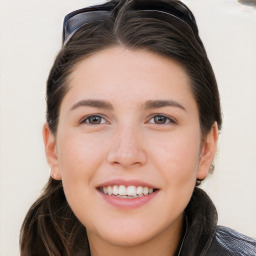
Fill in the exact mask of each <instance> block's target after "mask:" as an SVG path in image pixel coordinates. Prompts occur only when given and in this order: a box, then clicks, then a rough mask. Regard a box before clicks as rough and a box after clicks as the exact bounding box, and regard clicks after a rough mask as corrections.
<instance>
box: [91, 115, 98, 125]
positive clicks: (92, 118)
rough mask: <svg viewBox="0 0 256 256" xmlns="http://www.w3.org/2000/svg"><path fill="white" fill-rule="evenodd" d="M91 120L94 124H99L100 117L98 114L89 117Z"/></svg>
mask: <svg viewBox="0 0 256 256" xmlns="http://www.w3.org/2000/svg"><path fill="white" fill-rule="evenodd" d="M91 122H92V123H94V124H99V123H100V118H99V117H98V116H94V117H91Z"/></svg>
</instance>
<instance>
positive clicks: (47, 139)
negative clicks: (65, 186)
mask: <svg viewBox="0 0 256 256" xmlns="http://www.w3.org/2000/svg"><path fill="white" fill-rule="evenodd" d="M43 139H44V147H45V154H46V158H47V162H48V164H49V166H50V167H51V176H52V178H53V179H55V180H61V173H60V168H59V162H58V155H57V150H56V139H55V136H54V135H53V134H52V132H51V130H50V128H49V125H48V124H47V123H45V124H44V126H43Z"/></svg>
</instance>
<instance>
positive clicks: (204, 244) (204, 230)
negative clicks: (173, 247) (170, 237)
mask: <svg viewBox="0 0 256 256" xmlns="http://www.w3.org/2000/svg"><path fill="white" fill-rule="evenodd" d="M185 212H186V216H187V232H186V236H185V239H184V241H183V245H182V248H181V251H180V253H179V255H180V256H229V255H230V256H256V240H254V239H252V238H250V237H247V236H245V235H242V234H240V233H238V232H236V231H234V230H232V229H230V228H226V227H222V226H217V219H218V216H217V211H216V208H215V206H214V204H213V203H212V201H211V199H210V198H209V197H208V195H207V194H206V193H205V192H204V191H203V190H201V189H199V188H196V189H195V190H194V193H193V196H192V198H191V200H190V203H189V205H188V206H187V208H186V210H185Z"/></svg>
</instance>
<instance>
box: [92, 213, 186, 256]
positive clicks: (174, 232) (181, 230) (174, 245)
mask: <svg viewBox="0 0 256 256" xmlns="http://www.w3.org/2000/svg"><path fill="white" fill-rule="evenodd" d="M184 234H185V221H184V216H183V215H182V216H180V217H179V219H178V220H176V222H175V223H174V224H172V225H171V226H169V227H167V228H166V229H165V230H163V231H162V232H160V234H158V235H156V236H155V237H153V238H151V239H149V240H147V241H145V242H143V243H140V244H136V245H131V246H122V245H121V246H120V245H115V244H111V243H109V242H107V241H106V240H103V239H102V238H101V237H99V236H97V235H95V234H93V233H90V232H88V231H87V235H88V240H89V244H90V250H91V256H104V255H111V256H128V255H129V256H130V255H133V256H141V255H147V256H170V255H173V256H174V255H177V254H178V251H179V249H180V245H181V243H182V240H183V237H184Z"/></svg>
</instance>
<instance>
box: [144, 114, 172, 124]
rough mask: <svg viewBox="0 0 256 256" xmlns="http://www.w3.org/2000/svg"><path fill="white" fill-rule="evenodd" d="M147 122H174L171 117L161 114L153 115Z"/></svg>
mask: <svg viewBox="0 0 256 256" xmlns="http://www.w3.org/2000/svg"><path fill="white" fill-rule="evenodd" d="M149 122H150V123H154V124H166V123H174V121H173V120H172V119H171V118H169V117H166V116H163V115H157V116H154V117H152V118H151V119H150V120H149Z"/></svg>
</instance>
